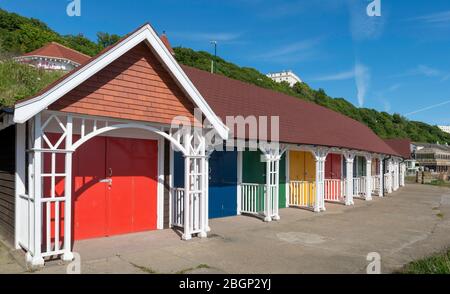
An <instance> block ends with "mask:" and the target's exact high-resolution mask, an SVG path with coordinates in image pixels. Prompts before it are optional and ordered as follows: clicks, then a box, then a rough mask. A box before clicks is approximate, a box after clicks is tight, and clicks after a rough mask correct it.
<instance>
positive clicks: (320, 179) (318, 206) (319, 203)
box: [314, 149, 328, 212]
mask: <svg viewBox="0 0 450 294" xmlns="http://www.w3.org/2000/svg"><path fill="white" fill-rule="evenodd" d="M327 154H328V152H327V151H326V150H323V149H318V150H315V151H314V156H315V160H316V201H315V202H314V212H321V211H325V210H326V208H325V160H326V157H327Z"/></svg>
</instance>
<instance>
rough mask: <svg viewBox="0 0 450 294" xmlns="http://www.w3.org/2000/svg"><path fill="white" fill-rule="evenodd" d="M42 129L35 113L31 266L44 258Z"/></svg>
mask: <svg viewBox="0 0 450 294" xmlns="http://www.w3.org/2000/svg"><path fill="white" fill-rule="evenodd" d="M41 148H42V131H41V114H40V113H39V114H36V116H35V117H34V149H35V150H34V152H33V154H34V170H33V184H34V189H33V190H34V227H33V228H30V229H32V230H33V231H34V243H33V249H32V255H31V256H29V255H27V260H28V261H30V262H31V264H32V265H33V266H42V265H44V258H43V257H42V251H41V245H42V204H41V202H42V201H41V198H42V178H41V173H42V152H41V151H40V150H41Z"/></svg>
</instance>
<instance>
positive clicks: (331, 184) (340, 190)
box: [325, 179, 346, 202]
mask: <svg viewBox="0 0 450 294" xmlns="http://www.w3.org/2000/svg"><path fill="white" fill-rule="evenodd" d="M345 190H346V183H345V181H344V180H334V179H333V180H332V179H325V201H331V202H343V201H344V200H345Z"/></svg>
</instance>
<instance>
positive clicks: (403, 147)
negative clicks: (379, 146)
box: [384, 139, 411, 159]
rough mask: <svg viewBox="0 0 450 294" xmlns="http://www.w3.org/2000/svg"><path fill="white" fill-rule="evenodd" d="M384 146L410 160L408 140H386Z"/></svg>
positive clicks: (409, 141)
mask: <svg viewBox="0 0 450 294" xmlns="http://www.w3.org/2000/svg"><path fill="white" fill-rule="evenodd" d="M384 141H385V142H386V144H388V145H389V146H391V148H392V149H393V150H394V151H396V152H397V153H398V154H399V155H400V156H401V157H403V158H404V159H410V158H411V140H409V139H388V140H384Z"/></svg>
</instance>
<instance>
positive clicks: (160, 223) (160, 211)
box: [156, 138, 165, 230]
mask: <svg viewBox="0 0 450 294" xmlns="http://www.w3.org/2000/svg"><path fill="white" fill-rule="evenodd" d="M164 154H165V144H164V139H163V138H160V139H158V186H157V202H156V203H157V204H156V207H157V213H156V215H157V220H156V228H157V229H158V230H162V229H164V181H165V179H164V166H165V161H164Z"/></svg>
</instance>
